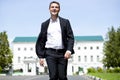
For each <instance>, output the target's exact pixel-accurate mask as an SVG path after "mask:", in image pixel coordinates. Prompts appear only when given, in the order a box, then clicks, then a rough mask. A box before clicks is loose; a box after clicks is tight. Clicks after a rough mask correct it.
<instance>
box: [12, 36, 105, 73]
mask: <svg viewBox="0 0 120 80" xmlns="http://www.w3.org/2000/svg"><path fill="white" fill-rule="evenodd" d="M36 40H37V37H16V38H15V39H14V40H13V42H12V49H13V69H14V70H22V71H23V73H22V74H23V75H36V72H39V73H44V72H45V73H47V72H48V70H47V65H46V64H45V67H41V66H40V65H39V59H38V57H37V56H36V53H35V43H36ZM103 42H104V40H103V38H102V36H75V45H74V50H75V54H74V55H72V57H71V58H70V59H69V62H68V63H69V64H68V75H73V74H74V73H76V72H79V71H80V69H83V71H84V72H86V71H87V68H89V67H95V68H97V67H101V68H102V67H103V64H102V62H101V60H102V58H103Z"/></svg>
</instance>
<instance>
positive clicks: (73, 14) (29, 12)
mask: <svg viewBox="0 0 120 80" xmlns="http://www.w3.org/2000/svg"><path fill="white" fill-rule="evenodd" d="M51 1H53V0H0V32H3V31H6V32H7V34H8V38H9V40H13V39H14V38H15V37H26V36H29V37H30V36H31V37H32V36H36V37H37V36H38V34H39V32H40V29H41V23H42V22H44V21H45V20H47V19H48V18H50V13H49V3H50V2H51ZM56 1H58V2H59V3H60V6H61V10H60V13H59V16H61V17H63V18H66V19H69V21H70V23H71V26H72V29H73V33H74V35H75V36H94V35H101V36H103V38H105V37H106V34H107V32H108V28H111V27H112V26H113V27H114V28H115V29H117V28H118V27H120V0H56Z"/></svg>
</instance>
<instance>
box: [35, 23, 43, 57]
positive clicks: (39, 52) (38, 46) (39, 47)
mask: <svg viewBox="0 0 120 80" xmlns="http://www.w3.org/2000/svg"><path fill="white" fill-rule="evenodd" d="M35 49H36V54H37V56H38V57H39V58H45V36H44V30H43V24H42V25H41V32H40V33H39V36H38V38H37V41H36V45H35Z"/></svg>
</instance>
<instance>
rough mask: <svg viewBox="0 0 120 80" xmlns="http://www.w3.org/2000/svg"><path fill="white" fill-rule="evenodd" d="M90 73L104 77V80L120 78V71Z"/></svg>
mask: <svg viewBox="0 0 120 80" xmlns="http://www.w3.org/2000/svg"><path fill="white" fill-rule="evenodd" d="M89 75H92V76H96V77H99V78H102V79H103V80H120V73H89Z"/></svg>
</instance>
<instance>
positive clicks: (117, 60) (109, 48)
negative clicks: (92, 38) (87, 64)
mask: <svg viewBox="0 0 120 80" xmlns="http://www.w3.org/2000/svg"><path fill="white" fill-rule="evenodd" d="M107 37H108V39H107V40H106V41H105V43H104V50H103V51H104V58H103V64H104V65H105V66H106V67H108V68H109V67H120V28H118V29H117V31H116V30H115V29H114V27H112V28H111V29H109V31H108V35H107Z"/></svg>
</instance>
